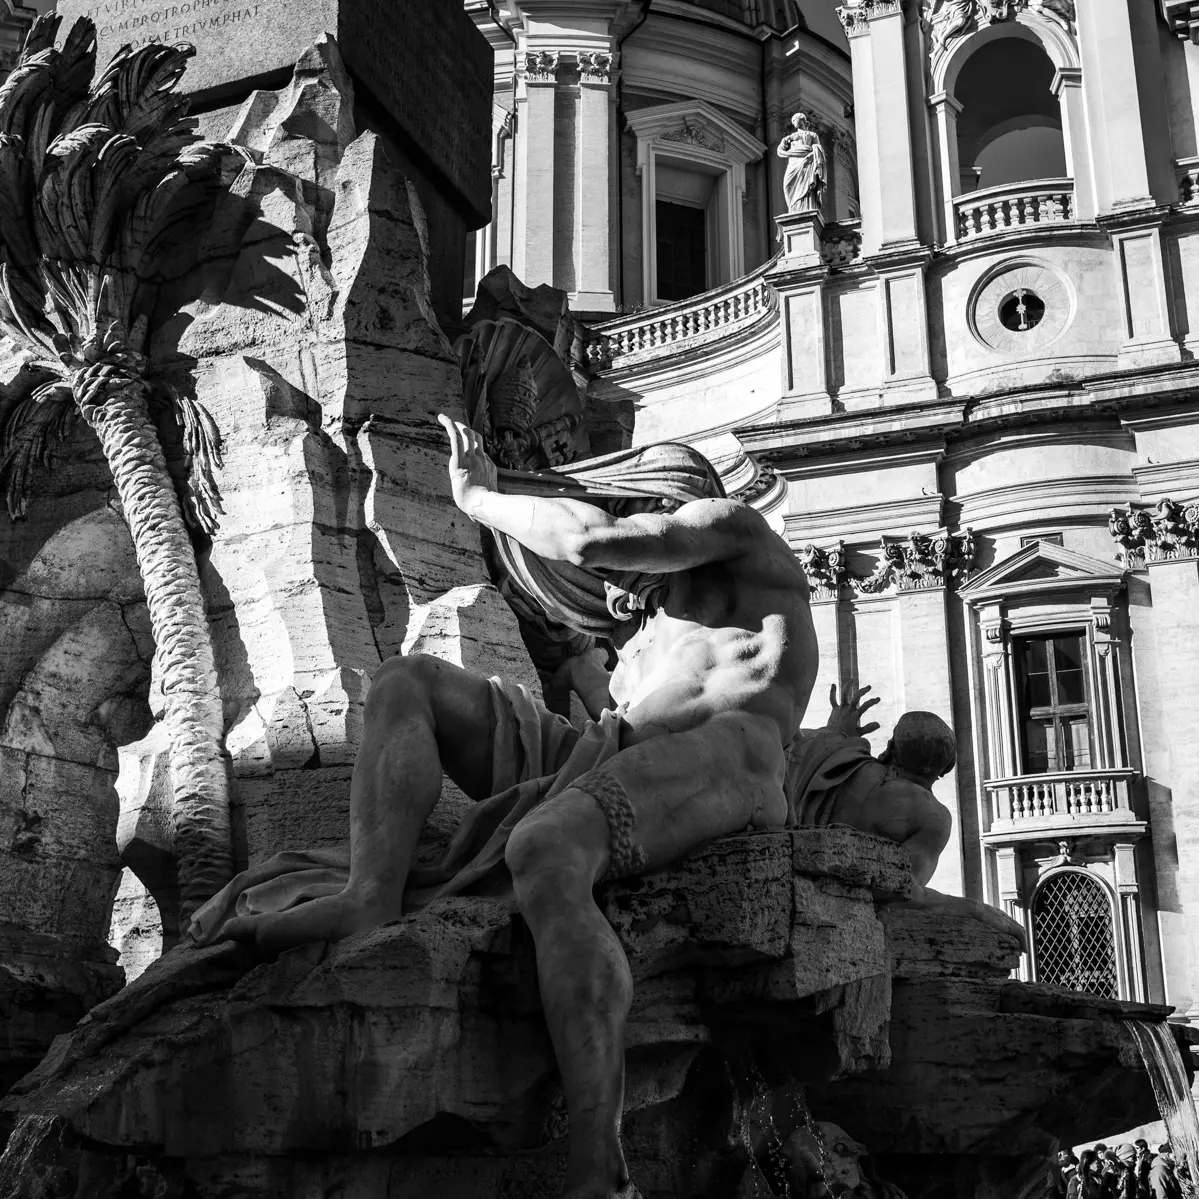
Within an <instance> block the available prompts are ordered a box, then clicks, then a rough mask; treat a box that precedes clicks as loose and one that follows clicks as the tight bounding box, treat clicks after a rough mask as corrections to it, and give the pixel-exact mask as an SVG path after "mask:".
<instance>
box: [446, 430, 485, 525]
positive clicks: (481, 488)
mask: <svg viewBox="0 0 1199 1199" xmlns="http://www.w3.org/2000/svg"><path fill="white" fill-rule="evenodd" d="M437 423H438V424H439V425H441V427H442V428H443V429H444V430H445V431H446V434H447V436H448V437H449V439H450V465H449V471H450V490H451V491H452V492H453V494H454V503H455V504H457V505H458V507H459V508H461V509H462V511H463V512H465V513H466V515H467V516H469V517H470V518H471V520H477V519H478V515H477V513H478V511H479V507H480V505H481V504H482V503H483V502H484V501H485V499H486V497H487V496H488V495H490V494H492V493H493V492H494V491H495V490H496V470H495V463H494V462H492V460H491V459H490V458H488V457H487V451H486V450H485V449H484V448H483V439H482V437H480V436H479V434H478V433H476V432H475V431H474V429H472V428H470V427H469V426H467V425H464V424H462V422H461V421H456V420H451V419H450V417H448V416H446V415H445V413H444V412H443V413H441V414H440V415H439V416H438V417H437Z"/></svg>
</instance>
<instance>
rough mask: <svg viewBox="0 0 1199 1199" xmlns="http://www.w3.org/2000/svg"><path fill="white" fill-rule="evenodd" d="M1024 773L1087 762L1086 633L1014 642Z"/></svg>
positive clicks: (1081, 765)
mask: <svg viewBox="0 0 1199 1199" xmlns="http://www.w3.org/2000/svg"><path fill="white" fill-rule="evenodd" d="M1015 650H1016V664H1017V669H1018V672H1019V685H1020V725H1021V738H1020V741H1021V745H1020V750H1021V758H1022V765H1023V771H1024V773H1025V774H1048V773H1051V772H1053V771H1058V770H1089V769H1090V767H1091V705H1090V703H1089V702H1088V696H1087V678H1086V676H1087V671H1086V665H1087V656H1086V654H1087V651H1086V637H1085V636H1084V634H1083V633H1081V632H1070V633H1055V634H1054V635H1053V636H1052V637H1021V638H1020V639H1019V640H1017V641H1016V643H1015Z"/></svg>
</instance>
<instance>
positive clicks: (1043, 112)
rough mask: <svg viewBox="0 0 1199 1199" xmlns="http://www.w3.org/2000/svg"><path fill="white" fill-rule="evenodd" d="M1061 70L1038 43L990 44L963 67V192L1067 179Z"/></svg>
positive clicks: (959, 98)
mask: <svg viewBox="0 0 1199 1199" xmlns="http://www.w3.org/2000/svg"><path fill="white" fill-rule="evenodd" d="M1054 73H1055V68H1054V65H1053V63H1052V62H1051V61H1050V58H1049V55H1048V54H1046V53H1045V51H1044V49H1043V48H1042V47H1041V46H1040V45H1039V44H1038V43H1037V42H1035V41H1029V40H1026V39H1024V38H1016V37H1005V38H1000V39H999V40H998V41H991V42H986V43H984V44H983V45H981V46H979V47H978V49H977V50H975V51H974V53H973V54H971V55H970V57H969V58H968V59H967V60H966V61H965V63H963V65H962V69H961V71H960V72H959V74H958V78H957V87H956V89H955V99H956V100H957V102H958V104H960V105H961V112H960V113H959V114H958V119H957V138H958V166H959V168H960V170H961V190H962V191H963V192H969V191H974V190H975V189H976V188H987V187H1000V186H1002V185H1003V184H1006V183H1021V182H1024V181H1025V180H1031V179H1058V178H1061V177H1063V176H1064V175H1066V173H1067V169H1066V146H1065V140H1064V138H1063V137H1062V115H1061V106H1060V104H1059V103H1058V99H1057V97H1056V96H1055V95H1054V94H1053V90H1052V85H1053V79H1054Z"/></svg>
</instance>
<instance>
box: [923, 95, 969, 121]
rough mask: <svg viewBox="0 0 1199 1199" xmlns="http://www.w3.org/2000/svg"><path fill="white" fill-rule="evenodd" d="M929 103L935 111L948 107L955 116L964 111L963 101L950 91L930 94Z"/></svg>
mask: <svg viewBox="0 0 1199 1199" xmlns="http://www.w3.org/2000/svg"><path fill="white" fill-rule="evenodd" d="M927 104H928V106H929V108H931V109H932V110H933V112H937V111H939V110H940V109H943V108H947V109H948V110H949V111H950V112H952V113H953V115H954V116H955V117H956V116H957V115H958V114H959V113H960V112H961V111H962V104H961V101H960V100H958V99H956V98H955V97H953V96H951V95H950V94H949V93H948V92H937V93H936V94H935V95H932V96H929V98H928V100H927Z"/></svg>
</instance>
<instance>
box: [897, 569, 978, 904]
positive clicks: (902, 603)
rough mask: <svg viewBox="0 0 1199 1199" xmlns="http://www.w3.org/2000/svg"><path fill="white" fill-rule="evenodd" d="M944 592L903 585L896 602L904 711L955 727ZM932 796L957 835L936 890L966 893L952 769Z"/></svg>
mask: <svg viewBox="0 0 1199 1199" xmlns="http://www.w3.org/2000/svg"><path fill="white" fill-rule="evenodd" d="M945 602H946V594H945V588H944V587H919V588H914V589H912V590H908V589H907V587H906V585H905V584H903V583H901V584H900V589H899V595H898V597H897V598H896V607H897V611H898V618H899V619H898V627H899V646H898V647H897V651H898V654H899V655H900V657H901V660H902V661H903V663H904V671H903V674H902V676H901V681H902V685H903V695H902V696H900V697H897V698H898V699H899V706H900V708H901V709H902V710H903V711H905V712H906V711H911V710H913V709H916V710H919V711H925V712H935V713H936V714H937V715H938V716H940V717H941V719H942V720H945V721H946V722H948V723H949V724H951V725H952V724H953V689H952V686H951V683H950V675H949V620H948V613H947V612H946V610H945ZM933 793H934V794H935V795H936V797H937V798H938V799H939V800H940V801H941V802H942V803H943V804H944V805H945V806H946V807H947V808H948V809H949V812H950V815H952V817H953V833H952V835H951V836H950V838H949V844H948V845H947V846H946V847H945V851H944V853H942V854H941V860H940V862H939V863H938V864H937V872H936V874H934V875H933V878H932V886H934V887H935V888H936V889H937V890H938V891H945V892H946V893H948V894H950V895H961V894H962V893H963V876H964V866H963V862H962V835H961V829H962V822H961V810H960V803H959V796H958V785H957V771H956V770H952V771H950V772H949V774H947V775H946V776H945V777H944V778H943V779H941V780H939V781H938V782H937V783H936V784H935V785H934V787H933Z"/></svg>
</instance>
